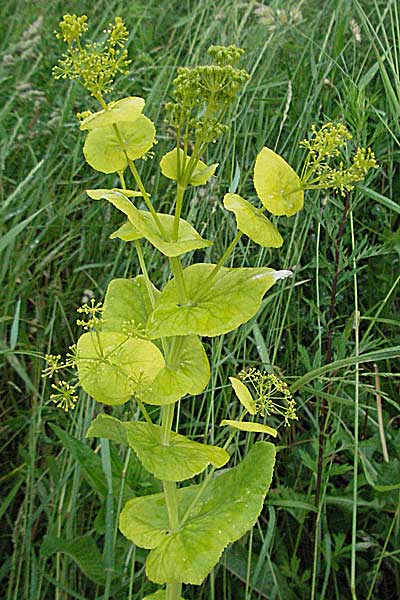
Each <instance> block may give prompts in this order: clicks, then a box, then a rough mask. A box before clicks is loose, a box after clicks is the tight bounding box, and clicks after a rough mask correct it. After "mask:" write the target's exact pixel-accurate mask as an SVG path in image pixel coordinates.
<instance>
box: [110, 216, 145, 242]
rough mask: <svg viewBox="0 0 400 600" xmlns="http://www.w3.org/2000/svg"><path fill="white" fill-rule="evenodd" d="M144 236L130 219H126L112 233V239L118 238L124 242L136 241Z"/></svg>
mask: <svg viewBox="0 0 400 600" xmlns="http://www.w3.org/2000/svg"><path fill="white" fill-rule="evenodd" d="M142 237H143V235H142V234H141V233H139V232H138V231H137V229H135V228H134V226H133V225H132V223H131V222H130V221H126V222H125V223H123V224H122V225H121V227H118V229H116V230H115V231H113V232H112V233H111V234H110V240H115V238H118V239H120V240H122V241H123V242H134V241H135V240H140V239H141V238H142Z"/></svg>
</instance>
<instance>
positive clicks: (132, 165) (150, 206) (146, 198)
mask: <svg viewBox="0 0 400 600" xmlns="http://www.w3.org/2000/svg"><path fill="white" fill-rule="evenodd" d="M96 99H97V100H98V102H100V104H101V106H102V107H103V108H104V110H107V109H108V105H107V103H106V102H105V100H104V98H103V97H102V96H101V94H97V95H96ZM112 127H113V129H114V132H115V135H116V136H117V140H118V142H119V145H120V147H121V150H122V151H123V153H124V154H125V157H126V160H127V162H128V166H129V169H130V171H131V173H132V175H133V177H134V179H135V181H136V183H137V185H138V187H139V190H140V191H141V193H142V196H143V198H144V201H145V203H146V206H147V208H148V209H149V211H150V213H151V215H152V217H153V219H154V221H155V223H156V225H157V227H158V229H159V230H160V233H161V235H162V236H164V237H165V231H164V228H163V226H162V224H161V221H160V219H159V218H158V215H157V213H156V211H155V208H154V206H153V204H152V203H151V200H150V196H149V194H148V193H147V191H146V188H145V187H144V185H143V183H142V180H141V178H140V175H139V173H138V170H137V168H136V166H135V163H134V162H133V160H131V159H130V158H129V156H128V153H127V151H126V146H125V142H124V140H123V138H122V135H121V132H120V130H119V128H118V125H117V124H116V123H113V126H112ZM119 176H120V178H121V182H123V186H122V187H123V188H125V180H124V177H123V174H122V175H121V173H119Z"/></svg>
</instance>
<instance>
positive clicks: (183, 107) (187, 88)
mask: <svg viewBox="0 0 400 600" xmlns="http://www.w3.org/2000/svg"><path fill="white" fill-rule="evenodd" d="M208 54H209V55H210V56H211V58H212V64H211V65H201V66H197V67H193V68H189V67H182V68H180V69H178V76H177V77H176V78H175V80H174V82H173V84H174V91H173V96H174V98H175V102H169V103H167V105H166V110H167V111H168V113H169V118H168V121H169V123H170V124H171V125H173V126H174V127H176V128H177V129H181V128H183V129H186V131H188V132H190V133H194V135H195V136H196V138H199V137H201V138H202V140H203V141H205V142H211V141H214V140H216V139H217V138H218V137H219V136H220V135H222V133H224V132H225V131H226V129H227V127H226V125H224V124H223V123H222V122H221V121H222V119H223V116H224V113H225V111H226V108H227V107H228V106H229V104H231V103H232V101H233V100H234V99H235V97H236V95H237V93H238V91H239V89H240V88H241V86H243V84H244V83H245V82H246V81H247V80H248V79H249V74H248V73H247V71H245V70H244V69H238V68H237V67H235V66H234V65H235V64H236V63H237V61H238V60H239V59H240V57H241V56H242V54H243V50H242V49H241V48H237V47H236V46H210V48H209V49H208Z"/></svg>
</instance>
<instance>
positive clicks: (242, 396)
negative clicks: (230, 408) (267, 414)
mask: <svg viewBox="0 0 400 600" xmlns="http://www.w3.org/2000/svg"><path fill="white" fill-rule="evenodd" d="M229 381H230V382H231V384H232V387H233V389H234V390H235V394H236V396H237V397H238V398H239V400H240V403H241V404H242V405H243V406H244V407H245V409H246V410H247V412H249V413H250V414H251V415H255V414H256V412H257V411H256V403H255V402H254V400H253V397H252V395H251V394H250V392H249V390H248V388H247V387H246V386H245V384H244V383H243V382H242V381H240V379H236V377H229Z"/></svg>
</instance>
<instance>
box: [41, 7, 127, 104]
mask: <svg viewBox="0 0 400 600" xmlns="http://www.w3.org/2000/svg"><path fill="white" fill-rule="evenodd" d="M87 30H88V26H87V16H86V15H82V16H80V17H77V16H76V15H69V14H68V15H64V17H63V20H62V21H61V23H60V32H59V33H56V37H57V38H58V39H62V40H64V42H66V44H67V46H68V53H67V54H64V55H63V57H62V58H61V59H60V60H59V61H58V65H57V66H55V67H54V69H53V74H54V76H55V78H56V79H59V78H62V79H67V78H68V79H75V80H77V81H79V82H80V83H81V84H82V85H83V86H84V87H85V88H86V89H87V90H88V92H90V94H91V95H92V96H94V97H95V98H99V97H101V96H102V94H105V93H108V92H110V91H111V90H112V84H113V81H114V78H115V76H116V75H117V73H125V72H126V70H127V67H128V65H129V63H130V60H128V58H127V56H128V52H127V50H126V48H125V43H126V39H127V37H128V31H127V29H126V27H125V25H124V23H123V21H122V19H121V18H120V17H116V18H115V20H114V23H110V25H109V28H108V29H107V30H106V31H105V33H106V34H107V37H106V39H105V41H104V42H100V43H96V42H86V43H85V44H84V45H82V41H81V37H82V35H83V34H84V33H86V31H87Z"/></svg>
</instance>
